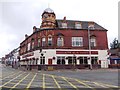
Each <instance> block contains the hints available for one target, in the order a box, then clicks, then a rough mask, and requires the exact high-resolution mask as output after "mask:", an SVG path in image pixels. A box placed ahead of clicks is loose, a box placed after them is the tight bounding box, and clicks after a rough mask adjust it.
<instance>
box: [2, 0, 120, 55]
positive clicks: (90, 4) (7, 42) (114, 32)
mask: <svg viewBox="0 0 120 90" xmlns="http://www.w3.org/2000/svg"><path fill="white" fill-rule="evenodd" d="M118 1H119V0H32V1H30V0H27V1H26V2H25V1H24V0H0V57H2V56H4V55H5V54H7V53H9V52H10V51H11V50H13V49H15V48H17V47H19V45H20V42H22V41H23V40H24V35H25V34H28V35H30V34H31V33H32V31H33V30H32V28H33V26H34V25H35V26H37V27H40V24H41V14H42V13H43V11H44V10H45V9H46V8H48V6H49V7H50V8H51V9H52V10H53V11H54V12H55V14H56V18H57V19H63V17H64V16H66V18H67V20H81V21H94V22H96V23H98V24H99V25H101V26H102V27H104V28H106V29H107V30H108V32H107V34H108V43H110V42H112V41H113V39H114V38H117V37H118Z"/></svg>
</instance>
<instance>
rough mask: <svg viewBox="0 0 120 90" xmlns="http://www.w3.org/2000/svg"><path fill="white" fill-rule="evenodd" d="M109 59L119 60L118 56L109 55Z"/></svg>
mask: <svg viewBox="0 0 120 90" xmlns="http://www.w3.org/2000/svg"><path fill="white" fill-rule="evenodd" d="M110 60H120V58H119V57H118V56H110Z"/></svg>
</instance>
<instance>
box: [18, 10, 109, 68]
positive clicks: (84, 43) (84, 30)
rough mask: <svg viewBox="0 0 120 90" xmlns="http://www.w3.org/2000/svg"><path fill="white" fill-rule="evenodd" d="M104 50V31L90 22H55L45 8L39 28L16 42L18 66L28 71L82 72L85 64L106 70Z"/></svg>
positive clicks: (56, 20) (105, 39)
mask: <svg viewBox="0 0 120 90" xmlns="http://www.w3.org/2000/svg"><path fill="white" fill-rule="evenodd" d="M88 30H90V31H89V33H88ZM89 35H90V38H89ZM89 40H90V43H89ZM89 44H90V47H91V49H89ZM89 50H90V51H89ZM107 50H108V42H107V30H106V29H104V28H103V27H102V26H100V25H98V24H97V23H95V22H93V21H78V20H66V17H64V18H63V19H56V15H55V13H54V11H53V10H52V9H50V8H47V9H45V10H44V12H43V13H42V23H41V25H40V28H37V27H36V26H34V27H33V33H32V34H31V35H30V36H28V35H27V34H26V35H25V40H24V41H23V42H21V43H20V64H21V67H23V68H28V67H29V69H30V70H31V69H36V70H46V69H48V68H50V67H52V69H55V70H56V69H84V68H88V67H89V64H90V65H92V67H93V68H107V67H108V60H107ZM90 52H91V54H90ZM90 57H91V61H90Z"/></svg>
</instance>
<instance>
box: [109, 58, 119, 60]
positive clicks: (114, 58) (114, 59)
mask: <svg viewBox="0 0 120 90" xmlns="http://www.w3.org/2000/svg"><path fill="white" fill-rule="evenodd" d="M110 60H120V58H110Z"/></svg>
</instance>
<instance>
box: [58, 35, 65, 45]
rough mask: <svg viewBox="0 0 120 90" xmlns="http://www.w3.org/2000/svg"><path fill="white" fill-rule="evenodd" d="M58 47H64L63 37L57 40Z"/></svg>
mask: <svg viewBox="0 0 120 90" xmlns="http://www.w3.org/2000/svg"><path fill="white" fill-rule="evenodd" d="M57 46H64V39H63V37H62V36H59V37H58V38H57Z"/></svg>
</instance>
